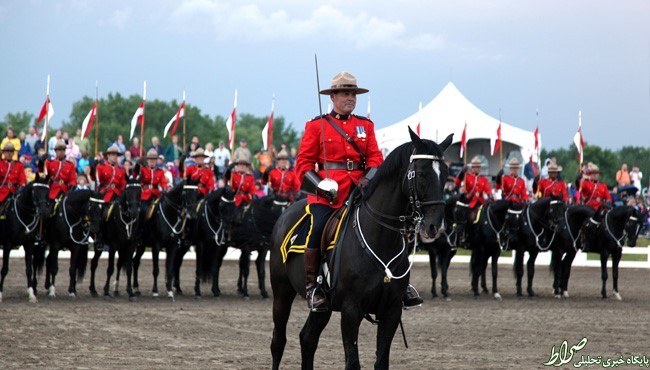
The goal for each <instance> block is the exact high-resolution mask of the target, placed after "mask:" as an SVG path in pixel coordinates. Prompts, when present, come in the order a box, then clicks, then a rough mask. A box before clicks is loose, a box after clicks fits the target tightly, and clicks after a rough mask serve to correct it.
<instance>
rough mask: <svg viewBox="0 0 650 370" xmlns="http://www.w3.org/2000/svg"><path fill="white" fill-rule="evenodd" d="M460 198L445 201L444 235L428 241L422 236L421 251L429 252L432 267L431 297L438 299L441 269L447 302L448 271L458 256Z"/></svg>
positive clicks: (443, 291)
mask: <svg viewBox="0 0 650 370" xmlns="http://www.w3.org/2000/svg"><path fill="white" fill-rule="evenodd" d="M458 199H459V196H458V195H456V196H453V197H451V198H449V199H447V200H446V201H445V227H444V228H441V230H442V234H441V235H439V236H438V237H435V238H431V239H427V238H424V237H422V235H420V236H419V237H420V245H419V246H418V248H419V249H420V250H426V251H427V252H429V266H430V267H431V280H432V284H431V297H432V298H436V297H438V293H437V290H436V279H437V278H438V269H440V292H441V293H442V297H443V298H445V300H451V299H450V298H449V284H448V283H447V271H448V270H449V264H450V263H451V259H452V258H453V257H454V256H455V255H456V250H457V249H458V243H457V242H458V234H457V233H456V227H455V226H454V224H455V220H454V209H455V208H456V202H457V201H458Z"/></svg>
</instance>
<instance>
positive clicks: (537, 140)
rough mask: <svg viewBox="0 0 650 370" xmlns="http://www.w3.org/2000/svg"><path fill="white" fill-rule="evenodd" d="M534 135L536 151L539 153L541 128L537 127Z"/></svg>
mask: <svg viewBox="0 0 650 370" xmlns="http://www.w3.org/2000/svg"><path fill="white" fill-rule="evenodd" d="M533 135H535V151H537V150H538V149H539V126H536V127H535V132H533Z"/></svg>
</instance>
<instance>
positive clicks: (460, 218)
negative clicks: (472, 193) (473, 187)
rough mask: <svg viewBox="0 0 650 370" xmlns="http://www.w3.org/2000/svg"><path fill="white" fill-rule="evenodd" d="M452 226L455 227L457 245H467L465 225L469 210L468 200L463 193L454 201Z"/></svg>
mask: <svg viewBox="0 0 650 370" xmlns="http://www.w3.org/2000/svg"><path fill="white" fill-rule="evenodd" d="M453 212H454V227H455V228H456V235H458V245H462V246H466V245H467V225H468V223H469V222H471V220H470V214H471V210H470V208H469V200H468V199H467V197H466V196H465V194H461V195H460V197H459V198H458V200H457V201H456V207H454V211H453Z"/></svg>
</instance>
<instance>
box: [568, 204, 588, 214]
mask: <svg viewBox="0 0 650 370" xmlns="http://www.w3.org/2000/svg"><path fill="white" fill-rule="evenodd" d="M568 215H569V216H573V215H578V216H581V217H591V216H593V215H594V209H593V208H591V207H589V206H585V205H582V204H577V205H574V206H571V207H569V211H568Z"/></svg>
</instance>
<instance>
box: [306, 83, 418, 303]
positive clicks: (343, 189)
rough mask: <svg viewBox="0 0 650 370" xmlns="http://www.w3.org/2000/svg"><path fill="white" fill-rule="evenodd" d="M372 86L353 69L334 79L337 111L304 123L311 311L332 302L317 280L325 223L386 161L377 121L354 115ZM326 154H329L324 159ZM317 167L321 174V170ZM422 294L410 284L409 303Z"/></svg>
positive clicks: (329, 91) (324, 92) (332, 89)
mask: <svg viewBox="0 0 650 370" xmlns="http://www.w3.org/2000/svg"><path fill="white" fill-rule="evenodd" d="M367 92H368V90H367V89H364V88H360V87H358V86H357V79H356V78H355V77H354V76H353V75H351V74H350V73H348V72H340V73H338V74H337V75H336V76H334V78H332V85H331V87H330V88H329V89H324V90H322V91H320V94H322V95H329V96H330V99H331V100H332V104H333V107H334V108H333V110H332V111H331V112H330V113H329V114H325V115H323V116H322V117H316V118H314V119H312V120H311V121H309V122H307V123H306V124H305V133H304V135H303V137H302V141H301V143H300V149H299V150H298V156H297V158H296V166H295V167H296V173H297V175H298V179H299V180H300V181H301V183H302V186H301V187H302V189H303V190H305V191H306V192H307V193H310V195H309V196H308V206H307V213H308V214H309V215H310V216H311V231H310V235H309V240H308V241H307V248H305V256H304V266H305V288H306V292H307V293H306V297H305V298H306V299H307V304H308V306H309V308H310V310H311V311H324V310H327V308H328V302H327V298H326V297H325V295H324V294H323V293H322V290H321V289H318V287H317V284H316V276H317V275H318V273H319V270H320V265H321V253H320V247H321V239H322V234H323V231H324V228H325V224H326V222H327V221H328V219H329V217H330V216H331V215H332V213H334V211H335V210H336V209H338V208H341V206H343V203H344V202H345V200H346V199H347V197H348V195H349V194H350V191H351V190H352V188H353V187H354V186H360V187H363V186H365V185H366V184H367V183H368V181H369V179H370V178H371V177H372V176H373V175H374V173H375V172H376V170H377V167H378V166H379V165H380V164H381V163H382V162H383V156H382V154H381V151H380V150H379V147H378V145H377V140H376V138H375V129H374V123H373V122H372V121H370V120H369V119H367V118H365V117H361V116H357V115H353V114H352V111H353V110H354V108H355V107H356V103H357V94H364V93H367ZM326 155H327V157H325V156H326ZM317 171H318V172H317ZM421 303H422V298H420V297H419V296H418V295H417V292H416V291H415V290H414V289H413V288H412V287H411V286H409V289H408V291H407V294H406V297H405V302H404V304H405V306H406V307H410V306H416V305H420V304H421Z"/></svg>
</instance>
